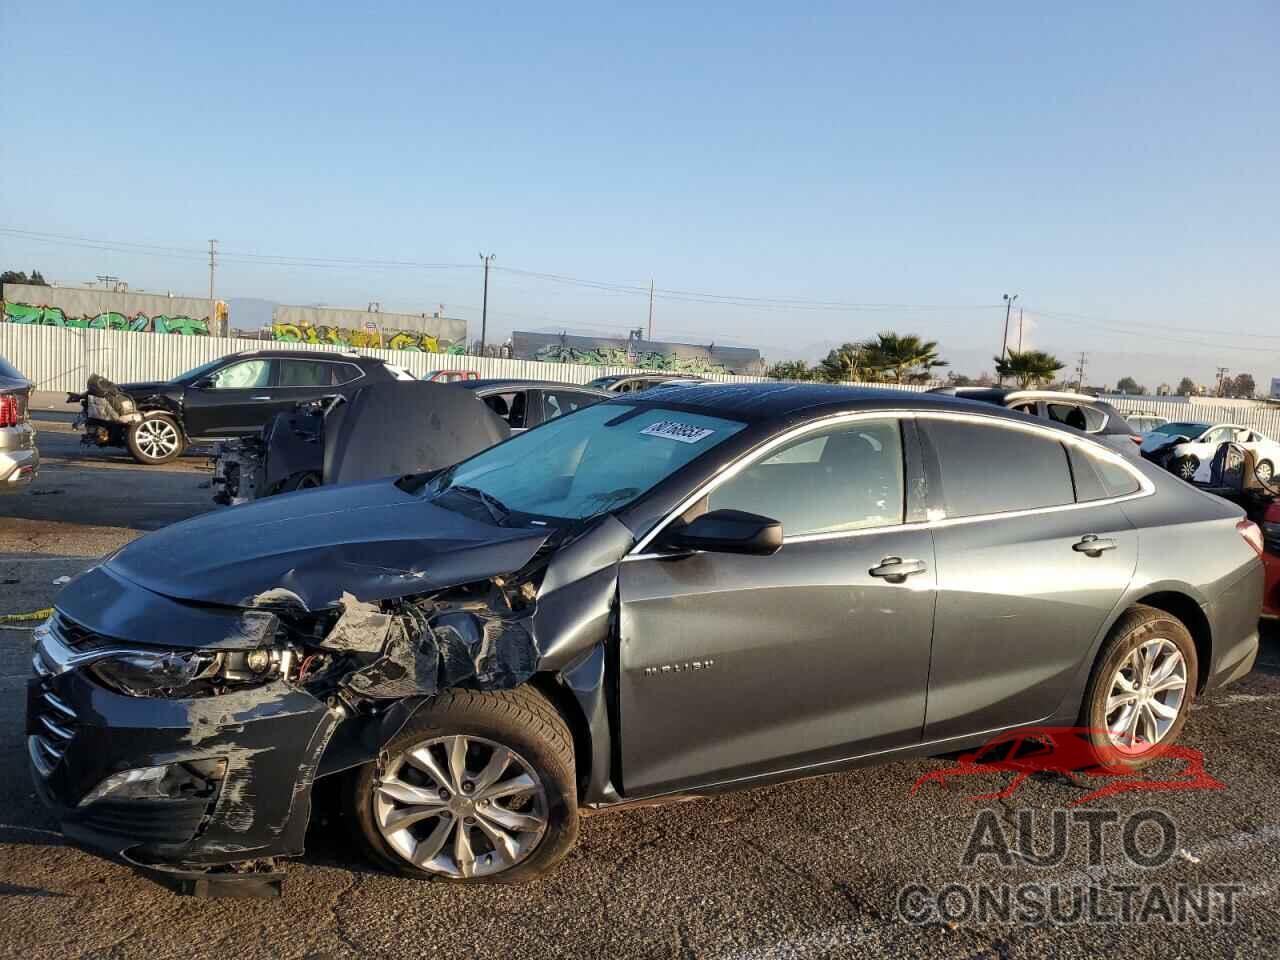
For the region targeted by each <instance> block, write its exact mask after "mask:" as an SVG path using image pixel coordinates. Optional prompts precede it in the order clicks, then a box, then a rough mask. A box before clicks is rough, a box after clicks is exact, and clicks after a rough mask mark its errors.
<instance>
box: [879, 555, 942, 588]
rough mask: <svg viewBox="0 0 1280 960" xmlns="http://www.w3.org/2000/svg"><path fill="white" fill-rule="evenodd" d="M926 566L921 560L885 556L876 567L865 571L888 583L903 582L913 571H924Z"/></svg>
mask: <svg viewBox="0 0 1280 960" xmlns="http://www.w3.org/2000/svg"><path fill="white" fill-rule="evenodd" d="M927 569H929V568H928V566H926V565H925V562H924V561H923V560H903V559H902V558H901V557H885V558H884V559H883V560H881V561H880V565H879V566H878V567H872V568H871V569H870V570H868V571H867V573H869V574H871V576H873V577H879V578H880V579H882V580H888V581H889V582H890V583H904V582H905V581H906V579H907V577H909V576H911V575H912V574H913V573H924V572H925V571H926V570H927Z"/></svg>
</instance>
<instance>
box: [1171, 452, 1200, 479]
mask: <svg viewBox="0 0 1280 960" xmlns="http://www.w3.org/2000/svg"><path fill="white" fill-rule="evenodd" d="M1174 468H1175V470H1176V471H1177V474H1178V476H1180V477H1181V478H1182V479H1183V480H1186V481H1188V482H1190V481H1191V480H1192V479H1193V478H1194V477H1195V475H1196V471H1197V470H1199V469H1200V461H1199V460H1197V459H1196V458H1195V457H1183V458H1182V459H1180V460H1179V461H1178V462H1177V463H1176V464H1174Z"/></svg>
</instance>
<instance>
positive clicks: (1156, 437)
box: [1139, 433, 1191, 453]
mask: <svg viewBox="0 0 1280 960" xmlns="http://www.w3.org/2000/svg"><path fill="white" fill-rule="evenodd" d="M1190 439H1191V438H1190V437H1187V436H1184V435H1182V434H1174V435H1172V436H1170V435H1169V434H1167V433H1153V434H1150V435H1149V436H1148V437H1147V438H1146V439H1145V440H1143V441H1142V446H1141V447H1140V448H1139V449H1141V450H1142V452H1143V453H1154V452H1155V451H1156V450H1159V449H1161V448H1163V447H1168V446H1173V445H1175V444H1179V443H1186V442H1188V441H1189V440H1190Z"/></svg>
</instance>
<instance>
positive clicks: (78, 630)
mask: <svg viewBox="0 0 1280 960" xmlns="http://www.w3.org/2000/svg"><path fill="white" fill-rule="evenodd" d="M49 630H50V632H52V633H53V634H54V635H55V636H56V637H57V638H58V639H59V640H61V641H62V643H63V644H64V645H66V646H68V647H70V648H71V649H72V650H75V651H76V652H77V653H80V652H83V651H86V650H97V649H99V648H101V647H113V646H119V643H118V642H117V641H114V640H112V639H111V638H110V637H104V636H102V635H101V634H99V633H94V632H93V631H92V630H89V629H87V628H85V627H82V626H80V624H78V623H76V622H75V621H74V620H72V619H70V618H69V617H66V616H63V615H62V614H61V613H55V614H54V615H53V616H52V617H50V618H49Z"/></svg>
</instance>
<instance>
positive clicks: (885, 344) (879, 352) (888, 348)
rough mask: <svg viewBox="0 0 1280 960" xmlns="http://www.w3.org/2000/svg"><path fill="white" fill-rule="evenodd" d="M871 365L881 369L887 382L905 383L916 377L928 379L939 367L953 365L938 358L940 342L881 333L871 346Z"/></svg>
mask: <svg viewBox="0 0 1280 960" xmlns="http://www.w3.org/2000/svg"><path fill="white" fill-rule="evenodd" d="M867 349H868V352H869V354H870V356H869V358H868V360H869V362H868V366H870V367H873V368H875V369H877V370H880V371H881V372H882V373H883V375H884V378H885V379H886V380H892V381H893V382H894V383H904V382H906V381H908V380H910V379H912V378H913V377H914V376H917V375H919V376H923V377H926V378H927V377H928V376H929V373H930V371H932V370H934V369H936V368H937V367H946V366H950V364H948V363H947V361H946V360H942V359H940V358H939V357H938V342H937V341H936V340H921V339H920V337H918V336H917V335H916V334H914V333H893V332H886V333H878V334H876V339H875V340H874V341H873V342H872V343H871V344H869V345H868V348H867Z"/></svg>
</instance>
